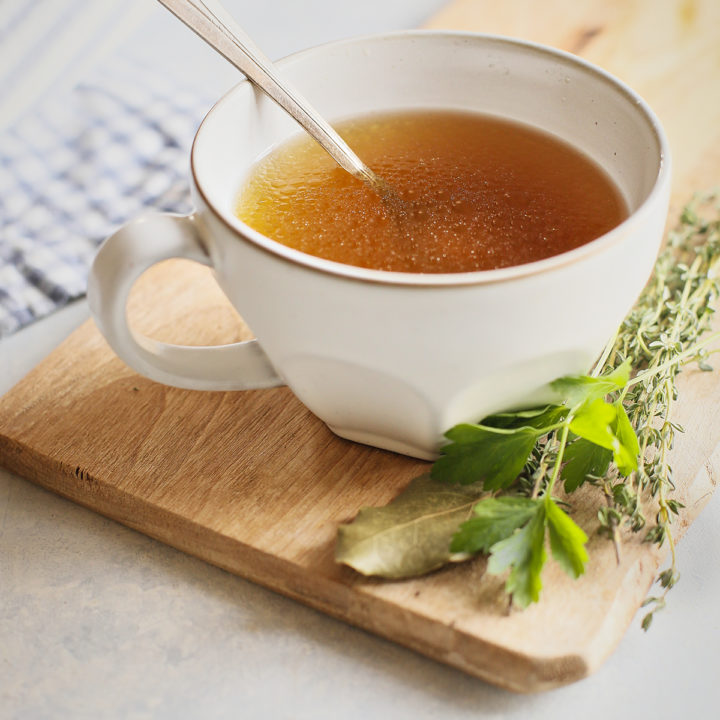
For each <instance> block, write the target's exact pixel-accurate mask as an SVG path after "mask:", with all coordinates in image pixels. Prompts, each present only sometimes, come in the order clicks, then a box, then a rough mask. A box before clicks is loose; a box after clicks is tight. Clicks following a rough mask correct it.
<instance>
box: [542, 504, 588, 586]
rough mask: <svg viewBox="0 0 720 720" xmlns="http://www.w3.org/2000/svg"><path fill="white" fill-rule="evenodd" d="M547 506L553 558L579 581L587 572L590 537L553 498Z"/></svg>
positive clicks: (546, 511)
mask: <svg viewBox="0 0 720 720" xmlns="http://www.w3.org/2000/svg"><path fill="white" fill-rule="evenodd" d="M545 505H546V507H545V514H546V517H547V526H548V531H549V533H550V550H551V552H552V556H553V557H554V558H555V561H556V562H557V563H558V564H559V565H560V567H562V569H563V570H564V571H565V572H566V573H567V574H568V575H569V576H570V577H572V578H575V579H577V578H578V577H580V575H582V574H583V573H584V572H585V564H586V563H587V561H588V554H587V550H586V549H585V543H586V542H587V541H588V537H587V535H586V534H585V533H584V532H583V530H582V528H580V527H579V526H578V525H577V524H576V523H575V521H574V520H573V519H572V518H571V517H570V516H569V515H567V514H566V513H565V512H563V510H562V509H561V508H559V507H558V506H557V504H556V503H555V502H554V501H553V500H552V498H550V497H548V498H547V499H546V502H545Z"/></svg>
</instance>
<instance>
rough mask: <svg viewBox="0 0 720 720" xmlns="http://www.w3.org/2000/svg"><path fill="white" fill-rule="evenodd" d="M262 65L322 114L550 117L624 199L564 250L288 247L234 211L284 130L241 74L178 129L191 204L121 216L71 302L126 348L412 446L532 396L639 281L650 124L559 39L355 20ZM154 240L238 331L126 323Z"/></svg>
mask: <svg viewBox="0 0 720 720" xmlns="http://www.w3.org/2000/svg"><path fill="white" fill-rule="evenodd" d="M281 66H282V73H283V75H285V76H286V77H287V78H288V79H290V80H291V81H292V82H293V83H294V84H296V85H297V86H298V87H299V88H300V89H301V91H303V92H304V94H305V95H306V97H308V98H309V99H310V100H311V102H312V103H313V104H314V105H315V106H316V107H317V108H318V110H320V111H321V112H322V113H323V114H324V115H325V116H326V117H328V118H330V119H331V120H337V119H344V118H347V117H352V116H358V115H361V114H366V113H371V112H374V111H380V110H393V109H408V108H452V109H462V110H469V111H478V112H482V113H490V114H495V115H500V116H503V117H506V118H510V119H514V120H518V121H522V122H525V123H530V124H532V125H534V126H536V127H538V128H541V129H543V130H546V131H548V132H551V133H554V134H556V135H558V136H560V137H562V138H564V139H565V140H567V141H568V142H570V143H571V144H573V145H575V146H576V147H577V148H579V149H580V150H582V151H583V152H584V153H586V154H587V155H589V156H590V157H591V158H593V159H594V160H595V161H596V162H598V163H599V164H600V165H601V166H602V167H603V168H605V170H606V171H607V172H608V173H609V175H610V176H611V177H612V179H613V180H614V182H615V183H616V184H617V186H618V187H619V189H620V191H621V192H622V194H623V195H624V197H625V198H626V200H627V203H628V205H629V208H630V211H631V214H630V217H629V218H628V219H627V220H625V221H624V222H623V223H622V224H621V225H619V226H618V227H616V228H615V229H613V230H612V231H610V232H608V233H607V234H606V235H604V236H602V237H600V238H598V239H597V240H594V241H593V242H590V243H588V244H587V245H584V246H582V247H579V248H577V249H575V250H572V251H570V252H567V253H564V254H562V255H558V256H555V257H551V258H548V259H545V260H541V261H539V262H533V263H528V264H525V265H521V266H517V267H512V268H505V269H500V270H491V271H480V272H469V273H454V274H437V275H435V274H433V275H423V274H412V273H394V272H385V271H379V270H368V269H364V268H358V267H353V266H348V265H342V264H339V263H334V262H331V261H328V260H323V259H320V258H316V257H312V256H309V255H305V254H303V253H301V252H299V251H297V250H293V249H291V248H288V247H286V246H284V245H280V244H279V243H276V242H274V241H273V240H272V239H271V238H267V237H264V236H262V235H260V234H259V233H258V232H256V231H254V230H252V229H251V228H250V227H248V226H247V225H245V224H244V223H242V222H241V221H240V220H238V219H237V218H236V217H235V216H234V214H233V201H234V199H235V197H236V193H237V192H238V189H239V187H240V185H241V183H242V181H243V179H244V177H246V176H247V174H248V171H249V168H250V167H251V165H252V164H253V163H254V162H255V161H256V159H257V158H258V157H259V156H260V155H262V154H263V153H265V152H267V150H268V149H269V148H271V147H272V146H274V145H277V144H278V143H279V142H281V141H283V140H285V139H286V138H288V137H289V136H290V135H293V134H295V133H297V132H298V128H297V125H296V124H295V123H294V121H293V120H291V119H290V118H289V117H288V116H287V115H286V114H285V113H284V112H283V111H281V110H280V109H279V108H278V107H276V106H275V105H274V104H273V103H272V102H271V101H269V100H268V99H267V98H266V97H265V96H263V95H262V94H261V93H260V92H259V91H257V90H255V89H254V88H253V86H252V85H251V84H250V83H249V82H241V83H240V84H239V85H238V86H237V87H235V88H234V89H233V90H232V91H231V92H229V93H228V94H227V95H226V96H225V97H224V98H222V99H221V100H220V101H219V102H218V103H217V104H216V105H215V107H213V109H212V110H211V111H210V113H209V114H208V116H207V117H206V118H205V120H204V122H203V123H202V126H201V127H200V129H199V131H198V133H197V136H196V138H195V143H194V146H193V150H192V158H191V165H192V180H193V192H194V197H195V202H196V207H197V210H196V212H195V213H193V214H192V215H190V216H188V217H179V216H173V215H154V216H147V217H144V218H141V219H139V220H137V221H135V222H132V223H130V224H128V225H126V226H125V227H123V228H122V229H121V230H120V231H119V232H117V233H116V234H115V235H113V236H112V237H110V238H109V239H108V240H107V241H106V243H105V244H104V245H103V247H102V248H101V249H100V251H99V253H98V255H97V258H96V260H95V263H94V265H93V268H92V271H91V276H90V281H89V290H88V294H89V300H90V307H91V309H92V311H93V314H94V316H95V319H96V322H97V324H98V326H99V327H100V329H101V331H102V332H103V334H104V335H105V337H106V338H107V340H108V342H109V343H110V345H111V346H112V348H113V349H114V350H115V352H116V353H117V354H118V355H119V356H120V357H121V358H122V359H123V360H124V361H125V362H127V363H128V365H130V366H131V367H133V368H134V369H135V370H137V371H138V372H140V373H141V374H143V375H146V376H147V377H149V378H152V379H154V380H157V381H159V382H162V383H166V384H169V385H175V386H179V387H184V388H196V389H202V390H236V389H239V390H242V389H247V388H266V387H271V386H274V385H280V384H283V383H287V385H289V386H290V388H291V389H292V390H293V392H294V393H295V394H296V395H297V397H298V398H299V399H300V400H301V401H302V402H303V403H304V404H305V405H306V406H307V407H308V408H310V410H312V412H314V413H315V414H316V415H317V416H318V417H320V418H321V419H322V420H324V421H325V422H326V423H327V424H328V426H329V427H330V428H331V429H332V430H333V431H334V432H336V433H337V434H338V435H340V436H342V437H345V438H349V439H351V440H356V441H359V442H363V443H368V444H370V445H375V446H378V447H381V448H387V449H390V450H395V451H397V452H401V453H406V454H408V455H414V456H416V457H420V458H427V459H431V458H433V457H435V456H436V455H437V451H438V448H439V447H440V445H441V442H442V435H443V433H444V432H445V431H446V430H447V429H448V428H450V427H451V426H453V425H455V424H456V423H458V422H463V421H477V420H478V419H480V418H482V417H484V416H486V415H488V414H490V413H493V412H497V411H500V410H503V409H506V408H510V407H513V406H517V405H518V404H533V403H539V402H543V401H544V400H545V399H547V397H548V392H549V390H548V386H547V383H548V382H549V381H551V380H553V379H554V378H556V377H558V376H561V375H564V374H567V373H581V372H586V371H587V370H588V369H589V368H590V366H591V364H592V362H593V361H594V359H595V358H596V357H597V356H598V354H599V353H600V351H601V350H602V348H603V346H604V345H605V343H606V342H607V340H608V338H609V337H610V336H611V335H612V334H613V332H614V331H615V329H616V328H617V326H618V325H619V323H620V322H621V321H622V319H623V317H624V315H625V314H626V312H627V311H628V310H629V308H630V307H631V306H632V304H633V302H634V300H635V299H636V297H637V295H638V293H639V292H640V290H641V289H642V287H643V285H644V283H645V282H646V280H647V278H648V276H649V274H650V272H651V270H652V267H653V262H654V259H655V256H656V253H657V250H658V246H659V243H660V240H661V236H662V233H663V228H664V223H665V219H666V214H667V207H668V198H669V187H670V173H669V154H668V146H667V141H666V139H665V136H664V133H663V131H662V128H661V127H660V125H659V123H658V121H657V119H656V118H655V116H654V115H653V113H652V112H651V110H650V109H649V108H648V107H647V105H646V104H645V103H644V102H643V101H642V99H641V98H640V97H638V96H637V95H636V94H635V93H634V92H633V91H632V90H630V89H629V88H627V87H626V86H625V85H623V84H622V83H620V82H619V81H618V80H616V79H614V78H612V77H611V76H609V75H608V74H607V73H605V72H603V71H602V70H600V69H598V68H596V67H593V66H591V65H589V64H588V63H586V62H584V61H583V60H580V59H579V58H577V57H575V56H572V55H569V54H567V53H563V52H560V51H557V50H553V49H549V48H545V47H541V46H538V45H534V44H531V43H524V42H519V41H515V40H511V39H507V38H498V37H492V36H483V35H475V34H460V33H450V32H404V33H397V34H388V35H380V36H374V37H366V38H360V39H355V40H349V41H344V42H339V43H334V44H331V45H325V46H322V47H318V48H314V49H312V50H307V51H305V52H301V53H299V54H297V55H294V56H292V57H290V58H287V59H286V60H284V61H282V63H281ZM171 257H185V258H190V259H192V260H196V261H197V262H200V263H203V264H206V265H209V266H211V267H212V268H214V271H215V274H216V277H217V281H218V283H219V284H220V286H221V288H222V289H223V290H224V292H225V293H226V294H227V296H228V298H229V299H230V301H231V302H232V303H233V305H234V306H235V308H236V309H237V310H238V311H239V312H240V313H241V315H242V316H243V318H244V319H245V321H246V322H247V323H248V325H249V326H250V328H251V329H252V330H253V332H254V334H255V336H256V338H257V340H252V341H249V342H244V343H238V344H234V345H227V346H222V347H211V348H207V347H203V348H197V347H179V346H170V345H165V344H163V343H159V342H155V341H152V340H149V339H147V338H143V337H139V336H137V335H136V334H134V333H133V332H132V331H131V329H130V328H129V327H128V325H127V320H126V316H125V306H126V301H127V297H128V293H129V290H130V287H131V286H132V284H133V283H134V282H135V280H136V279H137V277H138V276H139V275H140V274H141V273H142V272H143V271H145V270H146V269H147V268H148V267H150V266H151V265H153V264H154V263H157V262H160V261H161V260H164V259H167V258H171Z"/></svg>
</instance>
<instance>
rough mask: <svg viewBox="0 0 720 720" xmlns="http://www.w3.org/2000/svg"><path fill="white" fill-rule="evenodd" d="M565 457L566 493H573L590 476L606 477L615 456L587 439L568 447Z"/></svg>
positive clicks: (579, 440) (562, 476)
mask: <svg viewBox="0 0 720 720" xmlns="http://www.w3.org/2000/svg"><path fill="white" fill-rule="evenodd" d="M563 457H564V459H565V461H566V462H565V465H564V466H563V469H562V473H561V478H562V479H563V480H564V482H565V492H567V493H571V492H574V491H575V490H577V489H578V488H579V487H580V486H581V485H582V484H583V483H584V482H585V480H586V479H587V478H588V476H592V477H604V475H605V473H607V471H608V467H609V466H610V461H611V460H612V457H613V454H612V451H611V450H608V449H607V448H604V447H600V446H599V445H595V443H591V442H590V441H589V440H585V438H578V439H577V440H575V441H574V442H572V443H570V444H569V445H568V446H567V449H566V450H565V455H564V456H563Z"/></svg>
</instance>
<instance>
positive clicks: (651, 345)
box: [599, 194, 720, 629]
mask: <svg viewBox="0 0 720 720" xmlns="http://www.w3.org/2000/svg"><path fill="white" fill-rule="evenodd" d="M719 271H720V205H719V204H718V198H717V196H716V195H712V194H709V195H704V196H696V197H695V198H694V199H693V200H692V201H691V203H690V204H688V206H687V207H686V208H685V209H684V211H683V213H682V215H681V217H680V222H679V225H678V227H677V228H676V229H675V230H673V231H671V232H670V234H669V237H668V242H667V244H666V247H665V249H664V250H663V252H662V253H661V254H660V256H659V257H658V260H657V262H656V265H655V272H654V273H653V276H652V278H651V280H650V282H649V283H648V285H647V287H646V288H645V290H644V291H643V293H642V295H641V296H640V298H639V299H638V301H637V303H636V304H635V306H634V308H633V310H632V311H631V312H630V314H629V315H628V316H627V318H626V319H625V321H624V323H623V325H622V326H621V328H620V330H619V331H618V335H617V338H616V339H615V342H614V343H613V346H612V350H611V352H610V353H609V355H608V358H607V361H606V362H605V364H604V368H603V370H604V371H607V370H608V369H612V368H614V367H616V366H617V365H618V364H619V363H621V362H625V361H629V362H630V363H631V365H632V366H633V368H634V369H635V370H636V375H635V377H634V378H633V380H632V381H631V383H629V385H628V388H627V390H626V393H625V397H624V403H625V406H626V408H627V410H628V414H629V416H630V420H631V422H632V424H633V427H634V428H635V430H636V432H637V435H638V439H639V441H640V458H641V462H640V465H639V467H638V470H637V472H636V473H633V474H632V475H630V476H629V477H628V478H623V479H620V478H617V477H615V478H612V477H611V478H605V479H603V480H601V481H600V482H601V483H602V484H603V489H604V491H605V493H606V495H607V497H608V503H607V506H606V507H605V508H603V509H602V511H601V512H600V515H599V519H600V523H601V527H602V528H604V529H605V531H606V532H607V533H609V534H611V535H617V533H616V529H617V528H618V527H619V526H621V525H625V526H627V527H629V528H630V529H631V530H632V531H634V532H640V531H643V530H644V531H645V540H646V541H647V542H653V543H656V544H657V545H659V546H662V545H663V543H664V542H666V541H667V543H668V546H669V548H670V566H669V567H668V568H667V569H666V570H664V571H663V572H662V573H660V575H659V577H658V583H659V584H660V586H661V588H662V590H663V592H662V593H661V594H660V595H659V596H658V597H651V598H648V600H647V601H646V605H647V606H649V607H650V611H649V612H648V613H647V614H646V615H645V617H644V618H643V621H642V624H643V628H645V629H647V628H649V627H650V624H651V622H652V619H653V613H654V612H655V611H656V610H659V609H661V608H662V607H664V606H665V597H666V595H667V593H668V591H669V590H670V589H671V588H672V587H673V586H674V585H675V584H676V582H677V581H678V579H679V572H678V568H677V557H676V552H675V539H674V537H673V532H672V521H673V518H674V516H676V515H677V514H678V512H679V510H680V509H681V508H682V507H683V506H682V504H681V503H680V502H679V501H678V500H677V499H675V498H673V492H674V490H675V485H674V483H673V471H672V467H671V465H670V463H669V453H670V451H671V450H672V448H673V444H674V441H675V434H676V432H682V428H681V427H680V426H678V425H677V424H676V423H675V422H673V419H672V411H673V404H674V402H675V400H676V399H677V386H676V379H677V376H678V374H679V373H680V371H681V370H682V368H683V366H684V365H686V364H687V363H689V362H697V364H698V366H699V368H700V369H701V370H706V371H709V370H712V366H711V365H710V364H709V362H708V360H709V355H710V351H709V350H708V349H707V347H708V345H709V344H711V343H712V342H713V341H715V340H716V339H717V335H718V334H717V333H714V334H712V335H709V336H707V335H706V333H707V332H708V330H709V329H710V326H711V323H712V318H713V314H714V312H715V311H714V307H713V306H714V304H715V301H716V299H717V297H718V293H719V292H720V283H719V280H718V273H719ZM643 500H644V501H643ZM648 506H650V507H653V506H654V507H656V511H655V514H654V517H653V518H651V519H650V521H649V522H648V519H647V517H646V511H645V510H644V508H646V507H648Z"/></svg>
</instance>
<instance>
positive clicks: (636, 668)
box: [0, 0, 720, 720]
mask: <svg viewBox="0 0 720 720" xmlns="http://www.w3.org/2000/svg"><path fill="white" fill-rule="evenodd" d="M441 4H442V3H441V2H440V0H401V1H400V0H387V1H385V2H383V1H382V0H364V2H343V1H341V0H334V1H333V0H312V1H311V0H306V1H305V2H301V3H293V2H290V1H289V0H286V1H285V2H283V1H282V0H262V2H260V1H256V2H250V1H247V0H245V1H241V0H236V1H235V2H232V1H230V0H228V2H227V5H228V7H230V8H231V9H232V11H233V12H234V13H235V15H236V17H238V19H239V20H240V21H241V23H242V24H243V25H244V26H245V28H246V29H247V30H248V31H249V32H250V34H251V35H253V36H254V37H255V38H256V39H257V41H258V42H259V43H260V44H261V46H263V47H264V48H265V49H266V50H267V52H268V54H269V55H270V56H271V57H280V56H282V55H284V54H287V53H288V52H292V51H293V50H296V49H299V48H301V47H305V46H309V45H313V44H317V43H319V42H323V41H326V40H332V39H336V38H339V37H344V36H348V35H355V34H360V33H365V32H375V31H382V30H388V29H399V28H403V27H413V26H417V25H418V24H420V23H421V22H422V21H423V19H424V18H425V17H427V16H428V15H429V14H431V13H432V12H434V11H436V10H437V9H438V8H439V7H440V6H441ZM132 41H133V42H132V45H133V52H134V53H137V55H138V56H142V57H144V58H145V59H146V60H151V61H153V62H157V63H160V64H164V65H165V66H167V68H168V72H183V73H185V74H186V76H187V77H191V78H193V77H195V78H198V81H202V82H203V83H205V85H206V86H207V84H208V83H211V84H213V85H212V86H213V87H214V86H215V85H216V86H217V90H218V95H219V94H220V93H221V92H222V91H223V89H224V88H226V87H228V86H230V85H231V84H232V83H233V79H234V75H233V72H232V71H231V70H230V69H229V68H226V67H225V65H224V64H223V62H222V61H221V60H219V59H218V58H216V57H215V56H214V55H213V54H212V53H211V52H210V51H209V50H207V49H206V48H205V46H204V45H203V44H202V43H201V42H200V41H199V40H197V39H196V38H195V37H194V36H192V35H191V34H190V33H189V31H187V30H186V29H185V28H184V27H182V26H181V25H180V24H179V23H177V21H174V20H173V19H172V18H170V17H169V16H166V15H165V14H164V12H163V11H158V12H155V11H153V12H151V13H150V15H149V17H148V18H147V19H144V20H143V21H142V23H141V24H140V26H139V27H137V28H136V29H135V30H134V31H133V35H132ZM87 315H88V312H87V307H86V304H85V302H84V301H80V302H77V303H74V304H73V305H71V306H70V307H68V308H66V309H65V310H62V311H60V312H58V313H56V314H55V315H53V316H51V317H49V318H47V319H45V320H42V321H40V322H37V323H36V324H34V325H32V326H30V327H28V328H27V329H25V330H22V331H20V332H19V333H16V334H15V335H13V336H10V337H8V338H5V339H3V340H1V341H0V393H2V392H5V391H6V390H8V389H9V388H10V387H11V386H12V385H13V384H14V383H15V382H17V380H19V379H20V378H21V377H22V376H23V375H24V374H25V373H26V372H27V371H29V370H30V369H31V368H32V367H33V366H34V365H35V364H36V363H37V362H38V361H39V360H41V359H42V358H43V357H44V356H45V355H47V354H48V353H49V352H50V351H51V350H52V349H53V348H54V347H55V346H56V345H57V344H58V343H59V342H60V340H61V339H62V338H64V337H65V336H66V335H67V334H68V333H69V332H70V331H71V330H72V329H73V328H74V327H76V326H77V325H78V324H79V323H80V322H81V321H83V320H84V319H85V318H86V317H87ZM718 381H719V382H720V378H719V379H718ZM679 564H680V569H681V572H682V580H681V582H680V584H679V585H678V586H677V588H676V589H674V590H673V591H672V592H671V593H670V596H669V607H668V608H667V609H666V610H665V611H664V612H662V613H660V614H658V616H657V617H656V620H655V623H654V624H653V627H652V629H651V630H650V632H649V633H643V632H642V631H641V630H640V627H639V625H640V617H641V616H640V615H638V617H637V618H636V619H635V620H634V621H633V623H632V625H631V627H630V629H629V630H628V632H627V634H626V636H625V638H624V639H623V641H622V642H621V644H620V646H619V647H618V649H617V651H616V652H615V653H614V654H613V655H612V656H611V657H610V658H609V659H608V661H607V662H606V663H605V665H604V666H603V667H602V668H601V669H600V670H599V672H597V673H596V674H595V675H594V676H593V677H591V678H589V679H587V680H584V681H582V682H579V683H576V684H575V685H572V686H570V687H566V688H562V689H559V690H556V691H552V692H549V693H545V694H542V695H534V696H517V695H513V694H510V693H507V692H504V691H501V690H498V689H496V688H493V687H491V686H489V685H486V684H485V683H483V682H481V681H479V680H476V679H474V678H471V677H469V676H467V675H464V674H463V673H461V672H459V671H457V670H454V669H451V668H448V667H445V666H443V665H441V664H439V663H436V662H434V661H431V660H428V659H426V658H423V657H421V656H420V655H417V654H415V653H413V652H411V651H408V650H405V649H403V648H401V647H399V646H397V645H394V644H393V643H390V642H387V641H385V640H382V639H379V638H377V637H374V636H372V635H369V634H367V633H365V632H363V631H361V630H357V629H354V628H352V627H350V626H348V625H345V624H343V623H341V622H338V621H336V620H332V619H330V618H328V617H326V616H324V615H322V614H320V613H318V612H315V611H313V610H310V609H308V608H306V607H304V606H302V605H300V604H298V603H296V602H294V601H291V600H288V599H286V598H284V597H281V596H280V595H277V594H275V593H273V592H270V591H268V590H265V589H263V588H261V587H258V586H256V585H253V584H252V583H249V582H246V581H244V580H242V579H240V578H237V577H235V576H233V575H230V574H229V573H226V572H224V571H222V570H219V569H217V568H215V567H212V566H210V565H207V564H205V563H204V562H202V561H200V560H196V559H194V558H192V557H189V556H187V555H185V554H183V553H181V552H178V551H176V550H174V549H172V548H170V547H167V546H165V545H163V544H161V543H159V542H156V541H154V540H151V539H149V538H147V537H145V536H144V535H141V534H139V533H137V532H134V531H132V530H129V529H127V528H125V527H123V526H122V525H119V524H117V523H115V522H113V521H111V520H108V519H106V518H104V517H102V516H100V515H97V514H95V513H93V512H90V511H88V510H85V509H83V508H81V507H79V506H77V505H75V504H73V503H71V502H68V501H66V500H64V499H62V498H59V497H57V496H55V495H53V494H51V493H49V492H46V491H45V490H42V489H40V488H38V487H36V486H35V485H33V484H31V483H29V482H27V481H25V480H23V479H21V478H19V477H17V476H15V475H12V474H11V473H8V472H5V471H3V470H0V718H3V719H4V718H22V719H26V718H106V717H108V718H201V717H202V718H224V717H239V718H271V719H275V718H296V719H298V720H299V719H302V718H314V719H321V718H363V719H366V718H377V717H379V718H414V719H416V720H421V719H423V718H438V717H441V718H447V719H448V720H449V719H453V718H465V717H467V718H471V717H472V718H477V717H483V718H533V719H535V718H538V719H540V718H553V719H554V720H560V719H563V718H604V719H605V720H607V719H608V718H656V719H664V718H668V719H670V718H680V717H686V718H711V717H718V716H720V715H719V713H720V710H718V706H720V620H719V618H720V601H719V598H720V498H719V497H717V495H716V497H714V498H713V499H712V500H711V502H710V504H709V505H708V507H707V508H706V509H705V510H704V512H703V513H702V514H701V516H700V517H699V519H698V520H697V521H696V522H695V524H694V525H693V526H692V528H691V529H690V531H689V532H688V534H687V536H686V537H685V539H683V541H682V542H681V544H680V547H679Z"/></svg>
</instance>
